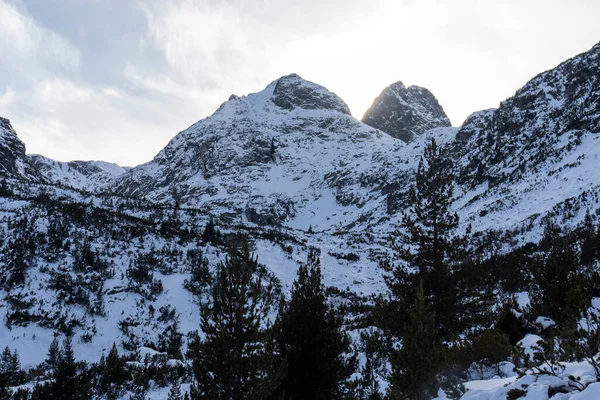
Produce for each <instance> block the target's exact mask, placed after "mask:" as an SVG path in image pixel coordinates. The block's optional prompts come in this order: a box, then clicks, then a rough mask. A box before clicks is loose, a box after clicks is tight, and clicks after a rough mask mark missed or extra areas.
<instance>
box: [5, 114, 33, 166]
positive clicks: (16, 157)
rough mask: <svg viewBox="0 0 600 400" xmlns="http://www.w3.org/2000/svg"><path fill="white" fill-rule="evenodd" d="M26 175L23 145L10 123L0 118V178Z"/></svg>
mask: <svg viewBox="0 0 600 400" xmlns="http://www.w3.org/2000/svg"><path fill="white" fill-rule="evenodd" d="M26 174H27V163H26V160H25V144H24V143H23V142H22V141H21V140H20V139H19V138H18V137H17V133H16V132H15V131H14V129H13V127H12V125H11V124H10V121H9V120H7V119H6V118H2V117H0V176H4V177H22V176H24V175H26Z"/></svg>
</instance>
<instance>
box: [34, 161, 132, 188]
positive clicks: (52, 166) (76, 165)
mask: <svg viewBox="0 0 600 400" xmlns="http://www.w3.org/2000/svg"><path fill="white" fill-rule="evenodd" d="M28 161H29V164H30V165H31V166H32V168H33V169H34V170H36V171H37V172H38V173H39V175H40V176H42V177H43V178H45V180H46V181H47V182H51V183H53V184H56V185H62V186H68V187H72V188H74V189H81V190H87V191H97V192H98V191H101V190H102V188H104V187H105V186H107V185H108V184H110V183H112V182H113V180H114V179H115V178H116V177H118V176H120V175H122V174H123V173H125V171H126V169H125V168H123V167H121V166H119V165H117V164H114V163H109V162H105V161H69V162H62V161H55V160H52V159H49V158H46V157H44V156H41V155H39V154H33V155H29V156H28Z"/></svg>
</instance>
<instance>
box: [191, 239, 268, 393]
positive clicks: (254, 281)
mask: <svg viewBox="0 0 600 400" xmlns="http://www.w3.org/2000/svg"><path fill="white" fill-rule="evenodd" d="M279 293H280V289H279V284H278V282H277V281H276V280H275V278H274V277H273V276H272V275H271V274H270V273H269V272H268V271H267V270H266V268H265V267H264V266H263V265H261V264H259V263H258V260H257V258H256V257H254V256H253V255H252V254H251V252H250V249H249V245H248V242H247V240H246V239H244V240H243V241H242V246H241V249H236V248H233V247H232V248H231V250H230V252H229V256H228V257H227V259H226V261H225V262H224V263H220V264H219V265H218V268H217V276H216V280H215V282H214V284H213V287H212V291H211V299H210V300H209V302H208V303H206V304H203V305H202V306H201V313H200V314H201V322H200V324H201V328H202V331H203V332H204V334H205V339H204V340H203V341H201V342H198V341H195V343H192V345H191V347H192V353H193V357H194V359H193V371H194V375H195V378H196V382H195V383H194V384H193V385H192V387H191V397H192V398H193V399H204V398H222V399H240V400H242V399H258V398H265V397H266V396H267V395H268V393H270V392H271V391H272V390H273V387H274V386H275V385H276V384H277V377H278V375H279V374H280V371H279V368H278V364H277V363H276V362H275V352H274V341H273V338H272V332H271V329H270V328H269V323H268V316H269V314H270V313H271V312H272V311H274V309H275V306H276V301H277V299H278V296H279Z"/></svg>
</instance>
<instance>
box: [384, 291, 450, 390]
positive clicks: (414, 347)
mask: <svg viewBox="0 0 600 400" xmlns="http://www.w3.org/2000/svg"><path fill="white" fill-rule="evenodd" d="M436 330H437V328H436V324H435V312H434V311H433V310H432V309H431V308H430V307H429V306H428V305H427V301H426V299H425V293H424V290H423V287H422V286H420V288H419V290H418V291H417V296H416V300H415V304H414V306H413V307H412V308H411V309H410V311H409V313H408V320H407V322H406V324H405V328H404V334H403V336H402V347H401V348H400V349H399V350H398V351H396V352H395V353H394V354H392V357H390V363H391V364H392V372H391V376H390V383H391V386H390V389H389V391H390V393H389V394H390V396H391V397H392V398H393V399H403V400H404V399H410V400H427V399H431V398H432V397H433V396H432V394H434V391H433V389H434V387H433V384H434V383H435V380H436V376H437V375H438V373H439V371H441V370H442V368H443V364H444V349H443V345H442V343H441V340H440V338H439V335H438V334H437V332H436Z"/></svg>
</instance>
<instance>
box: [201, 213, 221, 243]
mask: <svg viewBox="0 0 600 400" xmlns="http://www.w3.org/2000/svg"><path fill="white" fill-rule="evenodd" d="M220 239H221V235H220V234H219V231H218V230H217V228H216V226H215V222H214V221H213V219H212V218H211V219H210V220H209V221H208V223H207V224H206V227H205V228H204V232H203V233H202V241H203V242H204V243H215V244H217V243H219V242H220Z"/></svg>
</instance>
